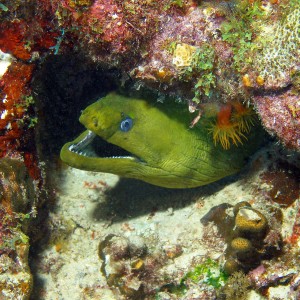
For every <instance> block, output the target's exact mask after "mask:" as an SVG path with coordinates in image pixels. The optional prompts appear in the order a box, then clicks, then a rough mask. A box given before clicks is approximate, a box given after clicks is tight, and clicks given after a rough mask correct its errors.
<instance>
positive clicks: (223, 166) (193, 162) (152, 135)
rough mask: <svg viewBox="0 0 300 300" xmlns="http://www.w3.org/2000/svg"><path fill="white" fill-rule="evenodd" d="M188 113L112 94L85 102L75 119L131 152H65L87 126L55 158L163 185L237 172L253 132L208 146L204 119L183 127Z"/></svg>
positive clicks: (193, 183) (251, 147)
mask: <svg viewBox="0 0 300 300" xmlns="http://www.w3.org/2000/svg"><path fill="white" fill-rule="evenodd" d="M125 117H130V118H131V119H132V120H133V126H132V128H131V129H130V130H129V131H127V132H124V131H122V130H121V129H120V124H121V122H122V120H124V118H125ZM193 118H194V116H193V115H192V114H190V113H188V112H187V111H184V110H183V107H182V105H179V104H175V103H173V104H171V105H169V104H161V103H150V102H146V101H145V100H141V99H133V98H127V97H124V96H121V95H117V94H114V93H112V94H109V95H107V96H106V97H105V98H102V99H101V100H99V101H97V102H96V103H93V104H92V105H90V106H88V107H87V108H86V109H85V110H84V111H83V113H82V115H81V117H80V119H79V121H80V122H81V123H82V124H83V125H84V126H85V127H86V128H87V129H88V130H90V131H92V132H94V133H95V134H96V135H98V136H100V137H101V138H102V139H103V140H105V141H106V142H108V143H110V144H114V145H117V146H119V147H121V148H123V149H125V150H126V151H128V152H130V153H131V154H132V156H130V157H87V156H83V155H79V154H77V153H74V152H72V151H70V150H69V147H70V146H71V145H72V144H75V143H78V142H79V141H81V140H82V139H83V138H84V137H85V136H86V135H87V133H88V130H87V131H85V132H83V133H82V134H81V135H80V136H79V137H78V138H77V139H75V140H74V141H72V142H70V143H67V144H65V145H64V146H63V148H62V150H61V154H60V157H61V159H62V160H63V161H64V162H65V163H67V164H68V165H70V166H71V167H74V168H78V169H82V170H88V171H96V172H105V173H113V174H117V175H119V176H122V177H128V178H135V179H140V180H143V181H146V182H149V183H151V184H154V185H158V186H162V187H167V188H192V187H197V186H201V185H205V184H208V183H211V182H213V181H216V180H219V179H221V178H223V177H225V176H228V175H231V174H234V173H236V172H238V171H239V170H240V169H241V168H242V167H243V166H244V165H245V160H246V159H247V158H248V157H249V156H250V155H251V154H252V153H253V152H254V151H255V150H256V149H257V148H258V146H259V144H260V141H261V138H260V133H259V132H260V131H257V132H256V137H254V136H251V135H250V136H248V140H247V141H245V144H244V145H242V146H239V147H236V146H232V147H231V148H230V149H229V150H224V149H223V148H222V147H221V146H218V145H217V146H215V145H214V143H213V139H212V135H211V134H209V133H208V131H207V127H206V126H205V125H204V124H205V122H206V124H207V122H208V120H207V119H206V120H205V118H201V119H200V121H199V122H198V124H197V125H196V126H195V127H193V128H189V124H190V122H191V121H192V119H193ZM252 131H253V130H252Z"/></svg>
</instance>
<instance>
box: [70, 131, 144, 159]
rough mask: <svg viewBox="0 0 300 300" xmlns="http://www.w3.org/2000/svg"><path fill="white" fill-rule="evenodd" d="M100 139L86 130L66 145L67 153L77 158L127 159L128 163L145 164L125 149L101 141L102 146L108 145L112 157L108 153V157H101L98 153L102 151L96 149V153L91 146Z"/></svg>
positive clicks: (101, 154)
mask: <svg viewBox="0 0 300 300" xmlns="http://www.w3.org/2000/svg"><path fill="white" fill-rule="evenodd" d="M98 139H101V138H100V137H98V136H97V134H96V133H94V132H93V131H91V130H86V131H85V132H84V133H83V134H81V135H80V136H79V137H78V138H77V139H76V140H75V141H73V142H71V143H69V144H68V151H69V152H72V153H74V154H76V155H79V156H84V157H86V158H87V159H88V158H93V159H95V158H96V159H127V160H130V161H135V162H138V163H145V162H144V160H143V159H141V158H138V157H136V156H135V155H133V154H132V153H129V152H128V151H126V150H125V149H123V148H121V147H118V146H115V145H112V144H109V143H108V142H106V141H104V140H102V139H101V143H102V145H104V144H106V145H108V144H109V145H110V148H111V151H112V155H110V153H109V154H108V155H105V154H104V155H103V153H99V152H102V149H101V148H100V149H98V151H96V148H95V146H93V144H95V141H96V140H98ZM114 150H115V151H116V153H115V154H114V153H113V151H114Z"/></svg>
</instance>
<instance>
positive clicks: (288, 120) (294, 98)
mask: <svg viewBox="0 0 300 300" xmlns="http://www.w3.org/2000/svg"><path fill="white" fill-rule="evenodd" d="M253 102H254V104H255V106H256V108H257V111H258V113H259V115H260V116H261V120H262V123H263V124H264V126H265V128H266V129H267V130H268V132H269V133H271V134H272V135H277V136H279V137H280V138H281V140H282V141H283V142H284V144H285V145H286V146H287V147H289V148H294V149H299V148H300V97H299V95H297V94H295V93H293V91H292V90H290V89H289V90H287V91H284V92H282V93H271V94H270V95H264V96H254V98H253Z"/></svg>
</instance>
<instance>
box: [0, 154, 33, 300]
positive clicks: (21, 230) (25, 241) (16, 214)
mask: <svg viewBox="0 0 300 300" xmlns="http://www.w3.org/2000/svg"><path fill="white" fill-rule="evenodd" d="M36 192H37V191H36V187H35V186H34V183H33V181H32V179H31V178H30V177H29V176H28V171H27V170H26V167H25V166H24V164H23V163H22V162H21V161H20V160H18V159H16V158H14V159H9V158H2V159H1V161H0V196H1V198H0V224H1V225H0V254H1V258H0V270H1V272H0V294H1V296H0V297H1V298H3V299H16V298H19V299H29V296H30V292H31V290H32V286H33V280H32V275H31V272H30V269H29V266H28V252H29V237H28V236H27V234H28V231H29V230H28V225H29V221H30V219H31V217H32V216H34V215H35V212H34V211H35V201H36V199H37V197H36V195H35V193H36Z"/></svg>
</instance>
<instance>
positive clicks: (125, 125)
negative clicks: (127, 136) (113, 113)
mask: <svg viewBox="0 0 300 300" xmlns="http://www.w3.org/2000/svg"><path fill="white" fill-rule="evenodd" d="M132 126H133V121H132V119H131V118H130V117H126V118H125V119H124V120H122V122H121V123H120V129H121V131H124V132H127V131H129V130H130V129H131V128H132Z"/></svg>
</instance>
